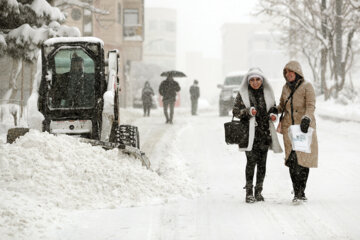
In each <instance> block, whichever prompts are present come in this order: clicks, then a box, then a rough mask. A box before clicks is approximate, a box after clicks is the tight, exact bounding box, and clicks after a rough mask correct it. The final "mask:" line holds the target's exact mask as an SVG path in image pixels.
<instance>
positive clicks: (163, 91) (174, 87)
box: [159, 75, 180, 124]
mask: <svg viewBox="0 0 360 240" xmlns="http://www.w3.org/2000/svg"><path fill="white" fill-rule="evenodd" d="M179 91H180V85H179V83H178V82H176V81H175V80H174V79H173V77H172V76H171V75H168V76H167V78H166V79H165V80H164V81H162V82H161V83H160V86H159V93H160V95H161V96H162V102H163V106H164V115H165V118H166V123H170V124H172V123H173V117H174V106H175V101H176V93H177V92H179ZM169 107H170V117H169V114H168V108H169Z"/></svg>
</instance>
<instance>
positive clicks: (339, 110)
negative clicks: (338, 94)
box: [315, 96, 360, 122]
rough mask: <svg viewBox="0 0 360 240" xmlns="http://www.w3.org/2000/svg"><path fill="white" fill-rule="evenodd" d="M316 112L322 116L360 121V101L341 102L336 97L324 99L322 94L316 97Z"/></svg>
mask: <svg viewBox="0 0 360 240" xmlns="http://www.w3.org/2000/svg"><path fill="white" fill-rule="evenodd" d="M315 113H316V114H317V115H319V116H322V117H328V118H333V119H338V120H347V121H355V122H360V103H358V102H352V103H350V104H339V103H338V102H337V100H335V99H330V100H327V101H324V97H323V96H321V97H318V98H317V99H316V110H315Z"/></svg>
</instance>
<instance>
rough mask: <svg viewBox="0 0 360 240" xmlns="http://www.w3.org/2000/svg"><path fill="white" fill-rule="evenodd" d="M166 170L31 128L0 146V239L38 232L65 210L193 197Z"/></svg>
mask: <svg viewBox="0 0 360 240" xmlns="http://www.w3.org/2000/svg"><path fill="white" fill-rule="evenodd" d="M167 168H168V170H167V171H168V172H167V173H165V172H164V171H165V170H164V169H163V171H162V175H163V176H161V175H160V176H159V175H158V174H157V173H156V172H154V171H150V170H147V169H146V168H145V167H143V166H141V162H140V161H139V160H136V159H134V158H131V157H129V156H128V155H124V154H122V153H121V152H119V151H118V150H117V149H114V150H110V151H105V150H103V149H102V148H101V147H92V146H90V145H89V144H85V143H81V142H79V141H78V139H76V138H73V137H70V136H65V135H61V136H54V135H51V134H48V133H40V132H38V131H36V130H31V131H30V132H29V133H28V134H26V135H25V136H24V137H22V138H20V139H18V140H17V142H16V143H14V144H11V145H10V144H2V145H0V216H1V217H0V236H8V237H12V238H11V239H24V238H23V237H24V236H28V235H29V234H31V233H32V232H33V234H39V233H41V229H42V228H45V227H46V226H49V225H50V224H51V225H54V224H56V222H57V219H58V217H59V212H60V213H61V212H62V211H63V210H64V209H98V208H116V207H119V206H139V205H144V204H149V203H151V204H153V203H161V202H166V201H168V200H169V199H170V200H171V199H174V198H178V197H192V196H195V195H197V194H198V189H197V188H196V187H194V186H193V184H192V182H191V179H190V178H189V177H188V176H187V175H186V174H184V173H181V174H177V172H179V171H182V169H181V168H180V167H179V165H178V166H176V165H175V166H172V167H167ZM50 218H51V219H50ZM31 229H36V230H35V233H34V231H32V230H31ZM14 234H15V235H14ZM0 238H1V239H3V238H2V237H0Z"/></svg>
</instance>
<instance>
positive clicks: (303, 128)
mask: <svg viewBox="0 0 360 240" xmlns="http://www.w3.org/2000/svg"><path fill="white" fill-rule="evenodd" d="M309 126H310V118H308V117H303V119H301V123H300V129H301V131H302V132H303V133H307V132H308V130H309Z"/></svg>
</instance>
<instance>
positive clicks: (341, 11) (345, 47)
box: [259, 0, 360, 99]
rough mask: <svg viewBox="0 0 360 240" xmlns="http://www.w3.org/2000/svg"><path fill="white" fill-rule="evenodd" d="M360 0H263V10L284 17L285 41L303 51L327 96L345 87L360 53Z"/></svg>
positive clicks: (268, 13) (271, 14) (282, 21)
mask: <svg viewBox="0 0 360 240" xmlns="http://www.w3.org/2000/svg"><path fill="white" fill-rule="evenodd" d="M359 2H360V1H357V0H305V1H295V0H260V1H259V6H260V8H261V10H260V13H264V14H266V15H268V16H271V17H274V18H280V20H281V21H280V24H279V28H280V29H281V30H282V31H283V32H284V33H285V36H286V37H285V38H284V39H283V41H284V42H288V43H290V45H289V47H290V49H292V50H293V51H296V52H301V53H302V54H303V55H304V56H305V57H306V59H307V60H308V63H309V65H310V68H311V69H312V71H313V78H314V81H315V83H316V84H317V85H318V86H319V87H320V90H321V92H322V93H324V94H325V99H328V98H330V97H331V96H333V97H335V98H336V97H337V96H338V94H339V92H340V91H341V90H342V89H343V88H344V86H345V82H346V79H347V73H348V72H349V70H350V69H351V67H352V66H353V59H354V56H355V55H356V54H358V53H359V50H360V46H359V44H356V43H357V38H356V33H359V31H360V28H359V26H360V11H359V6H360V3H359Z"/></svg>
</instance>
